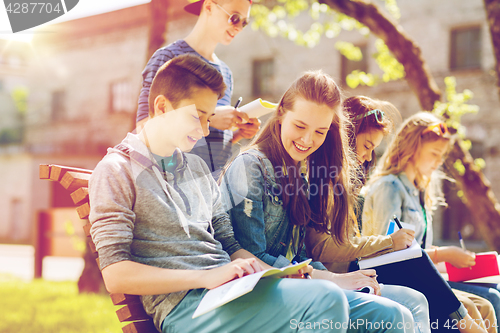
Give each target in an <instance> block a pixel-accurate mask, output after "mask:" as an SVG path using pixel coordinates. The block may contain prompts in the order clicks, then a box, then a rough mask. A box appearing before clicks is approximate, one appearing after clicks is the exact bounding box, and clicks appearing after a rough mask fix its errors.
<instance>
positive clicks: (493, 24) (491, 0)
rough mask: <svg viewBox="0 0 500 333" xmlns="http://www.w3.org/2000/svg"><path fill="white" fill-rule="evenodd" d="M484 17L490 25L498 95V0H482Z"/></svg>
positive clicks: (499, 73) (499, 53) (499, 16)
mask: <svg viewBox="0 0 500 333" xmlns="http://www.w3.org/2000/svg"><path fill="white" fill-rule="evenodd" d="M484 8H485V9H486V19H487V20H488V25H489V26H490V34H491V41H492V43H493V53H494V54H495V69H496V72H497V90H498V95H499V96H500V1H499V0H484Z"/></svg>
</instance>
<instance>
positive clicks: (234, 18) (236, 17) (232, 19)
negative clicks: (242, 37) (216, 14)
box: [212, 1, 251, 28]
mask: <svg viewBox="0 0 500 333" xmlns="http://www.w3.org/2000/svg"><path fill="white" fill-rule="evenodd" d="M212 2H213V3H214V4H216V5H217V7H219V8H220V9H222V10H223V11H224V13H226V14H227V15H228V16H229V19H228V20H227V23H229V24H232V25H234V26H237V25H238V24H239V23H240V22H241V27H242V28H244V27H246V26H247V25H248V20H247V19H246V17H245V18H243V19H242V18H241V15H240V14H238V13H234V14H229V13H228V12H227V10H225V9H224V8H223V7H222V6H221V5H219V4H218V3H217V2H215V1H212ZM250 3H251V2H250Z"/></svg>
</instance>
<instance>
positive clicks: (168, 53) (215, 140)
mask: <svg viewBox="0 0 500 333" xmlns="http://www.w3.org/2000/svg"><path fill="white" fill-rule="evenodd" d="M186 53H190V54H194V55H197V56H199V57H200V58H202V59H203V60H205V61H206V62H208V63H209V64H210V65H212V66H214V67H215V68H216V69H217V70H218V71H219V72H220V73H221V74H222V77H223V78H224V83H225V84H226V87H227V88H226V91H225V94H224V97H222V98H221V99H220V100H219V101H218V102H217V106H223V105H231V96H232V94H233V76H232V73H231V70H230V69H229V67H228V66H227V65H226V64H225V63H224V62H223V61H222V60H220V59H218V58H217V56H215V54H214V58H215V60H214V61H209V60H208V59H206V58H204V57H203V56H201V55H200V54H199V53H198V52H196V51H195V50H194V49H193V48H192V47H191V46H189V45H188V44H187V43H186V42H185V41H184V40H178V41H176V42H173V43H172V44H170V45H167V46H165V47H162V48H161V49H158V50H157V51H156V52H155V53H154V54H153V56H152V57H151V59H149V61H148V64H147V65H146V68H145V69H144V71H143V72H142V89H141V94H140V95H139V106H138V108H137V118H136V119H137V120H136V121H137V122H138V121H140V120H142V119H144V118H146V117H147V116H148V114H149V104H148V98H149V90H150V87H151V83H152V82H153V78H154V77H155V75H156V72H157V71H158V69H159V68H160V67H161V66H162V65H163V64H164V63H166V62H167V61H169V60H170V59H172V58H175V57H177V56H179V55H182V54H186ZM232 139H233V132H232V131H231V130H225V131H221V130H219V129H216V128H213V127H210V134H209V135H208V136H207V137H205V138H203V139H202V140H199V141H198V142H197V143H196V145H195V146H194V148H193V150H191V153H194V154H196V155H198V156H200V157H201V158H202V159H203V160H204V161H205V163H207V165H208V167H209V168H210V170H211V171H212V173H214V176H215V177H216V178H218V174H219V172H220V170H221V169H222V167H223V166H224V165H225V164H226V162H227V161H228V160H229V158H230V157H231V145H232V144H231V140H232Z"/></svg>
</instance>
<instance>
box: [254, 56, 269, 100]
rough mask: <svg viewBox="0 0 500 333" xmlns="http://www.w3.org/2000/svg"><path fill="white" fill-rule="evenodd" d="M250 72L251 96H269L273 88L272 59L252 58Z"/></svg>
mask: <svg viewBox="0 0 500 333" xmlns="http://www.w3.org/2000/svg"><path fill="white" fill-rule="evenodd" d="M252 73H253V79H252V94H253V96H256V97H263V98H268V97H271V96H272V95H273V90H274V89H273V85H274V60H273V59H266V60H254V62H253V66H252Z"/></svg>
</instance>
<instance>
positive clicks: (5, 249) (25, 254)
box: [0, 244, 83, 281]
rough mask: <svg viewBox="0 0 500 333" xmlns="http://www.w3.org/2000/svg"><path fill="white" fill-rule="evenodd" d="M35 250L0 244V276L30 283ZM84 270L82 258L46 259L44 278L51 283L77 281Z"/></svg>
mask: <svg viewBox="0 0 500 333" xmlns="http://www.w3.org/2000/svg"><path fill="white" fill-rule="evenodd" d="M34 252H35V251H34V248H33V246H29V245H4V244H0V274H11V275H13V276H16V277H19V278H21V279H22V280H25V281H30V280H32V279H33V274H34V257H33V256H34ZM82 270H83V259H82V258H65V257H46V258H44V259H43V274H42V276H43V278H44V279H46V280H51V281H64V280H71V281H77V280H78V278H79V277H80V274H81V273H82Z"/></svg>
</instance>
